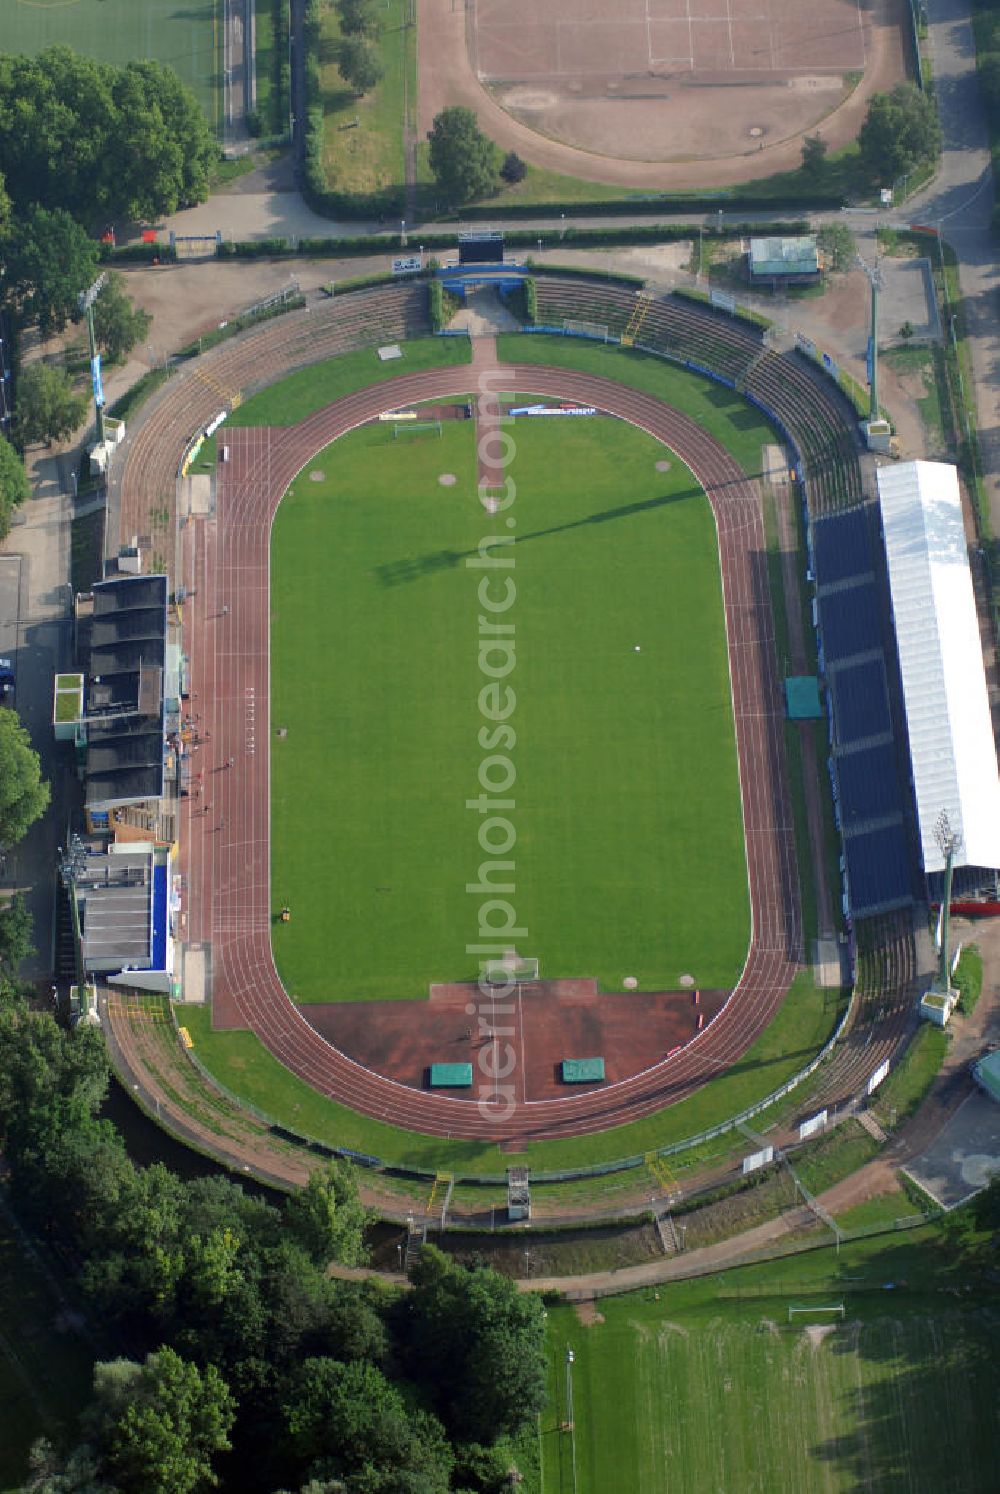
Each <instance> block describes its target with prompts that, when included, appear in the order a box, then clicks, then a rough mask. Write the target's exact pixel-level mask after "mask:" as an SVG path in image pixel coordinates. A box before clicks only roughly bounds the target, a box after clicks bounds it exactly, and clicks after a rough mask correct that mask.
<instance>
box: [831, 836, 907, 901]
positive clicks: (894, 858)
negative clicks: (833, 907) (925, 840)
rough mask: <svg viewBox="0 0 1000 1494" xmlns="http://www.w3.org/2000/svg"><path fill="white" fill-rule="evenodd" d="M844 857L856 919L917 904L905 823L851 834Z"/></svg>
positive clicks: (846, 843)
mask: <svg viewBox="0 0 1000 1494" xmlns="http://www.w3.org/2000/svg"><path fill="white" fill-rule="evenodd" d="M844 854H845V855H846V857H847V875H848V877H849V879H850V884H851V909H852V912H853V913H854V916H855V917H858V916H860V915H862V914H867V913H881V912H887V911H888V910H889V909H890V908H899V907H903V906H904V905H905V904H906V903H910V902H912V901H913V871H912V867H911V861H910V847H909V844H908V842H907V838H906V830H905V828H904V826H903V825H902V824H901V823H900V824H898V825H890V826H888V827H887V828H885V829H881V830H869V831H867V832H865V833H864V834H861V835H848V836H847V837H846V838H845V840H844Z"/></svg>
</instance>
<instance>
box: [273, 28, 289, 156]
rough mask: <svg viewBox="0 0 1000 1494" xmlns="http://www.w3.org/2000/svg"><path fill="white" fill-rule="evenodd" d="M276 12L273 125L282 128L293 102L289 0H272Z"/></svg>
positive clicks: (275, 127) (277, 128)
mask: <svg viewBox="0 0 1000 1494" xmlns="http://www.w3.org/2000/svg"><path fill="white" fill-rule="evenodd" d="M271 8H272V10H273V12H274V33H273V34H274V55H273V56H272V58H271V69H272V78H271V86H272V88H273V89H274V102H273V105H272V108H271V126H272V128H273V129H276V130H280V129H282V127H283V126H284V125H286V124H287V122H288V115H289V112H290V110H291V103H292V68H291V63H290V62H289V51H288V24H289V12H290V6H289V0H271Z"/></svg>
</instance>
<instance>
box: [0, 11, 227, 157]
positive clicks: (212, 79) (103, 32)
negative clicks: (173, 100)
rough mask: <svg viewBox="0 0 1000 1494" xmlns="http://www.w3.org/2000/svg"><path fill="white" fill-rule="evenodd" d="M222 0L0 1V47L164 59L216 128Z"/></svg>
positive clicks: (118, 60)
mask: <svg viewBox="0 0 1000 1494" xmlns="http://www.w3.org/2000/svg"><path fill="white" fill-rule="evenodd" d="M220 11H221V0H188V3H187V4H186V5H178V4H177V3H176V0H61V3H60V0H0V49H2V50H3V51H4V52H26V53H28V55H29V56H33V55H34V54H35V53H36V52H41V51H42V50H43V48H45V47H52V46H56V45H57V44H58V45H61V46H66V47H72V49H73V51H74V52H80V53H82V54H83V56H85V57H96V58H99V59H100V60H101V61H102V62H111V63H115V64H116V65H119V66H120V65H121V64H122V63H125V62H133V61H139V60H142V59H149V60H151V61H155V62H167V63H169V64H170V66H171V67H172V68H173V69H174V70H175V71H176V72H177V73H178V75H179V76H180V79H181V81H182V82H183V83H186V84H187V85H188V87H189V88H190V89H191V90H192V91H193V93H194V95H195V98H196V99H197V100H198V102H199V104H200V105H201V107H202V109H203V110H204V111H205V117H206V119H207V120H208V121H209V123H210V124H211V126H212V128H213V129H217V130H219V129H221V109H220V97H221V83H222V29H221V26H220V24H219V13H220Z"/></svg>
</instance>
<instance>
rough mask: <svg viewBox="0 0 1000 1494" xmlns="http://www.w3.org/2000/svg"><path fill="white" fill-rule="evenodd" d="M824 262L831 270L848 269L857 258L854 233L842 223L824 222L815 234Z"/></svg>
mask: <svg viewBox="0 0 1000 1494" xmlns="http://www.w3.org/2000/svg"><path fill="white" fill-rule="evenodd" d="M816 242H817V243H818V244H819V247H820V248H821V249H822V251H823V254H824V256H825V258H826V262H827V264H828V266H829V267H830V269H832V270H849V269H850V268H851V266H852V265H853V264H855V262H856V260H857V247H856V245H855V243H854V235H853V233H852V232H851V230H850V229H849V228H848V227H847V225H846V224H844V223H824V225H823V227H822V228H821V229H820V231H819V233H818V234H817V235H816Z"/></svg>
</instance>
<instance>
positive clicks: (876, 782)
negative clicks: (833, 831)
mask: <svg viewBox="0 0 1000 1494" xmlns="http://www.w3.org/2000/svg"><path fill="white" fill-rule="evenodd" d="M835 762H836V768H837V780H838V783H839V784H840V815H841V821H842V823H843V826H844V832H845V834H850V832H851V830H852V828H853V827H854V826H856V825H858V826H860V825H863V824H864V823H865V822H866V821H867V820H877V819H881V818H882V817H883V816H884V815H898V814H899V811H900V793H899V770H898V767H897V763H896V749H895V747H894V746H893V744H892V742H887V743H883V745H882V746H880V747H864V748H862V749H861V751H860V752H845V753H838V754H837V756H836V759H835Z"/></svg>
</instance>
